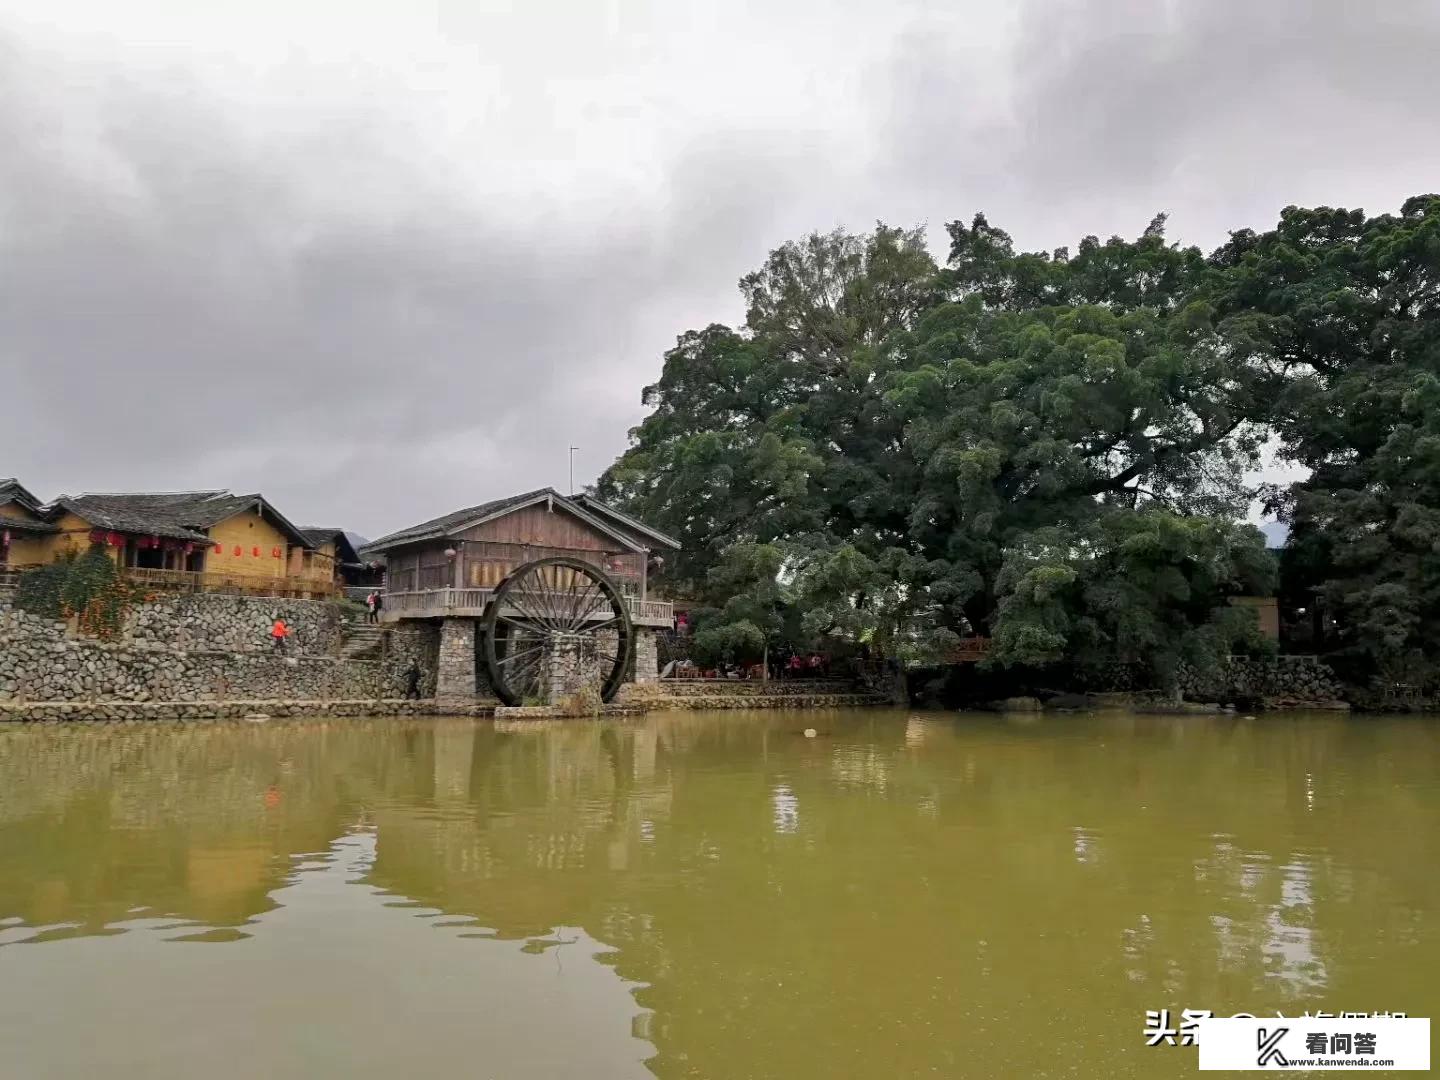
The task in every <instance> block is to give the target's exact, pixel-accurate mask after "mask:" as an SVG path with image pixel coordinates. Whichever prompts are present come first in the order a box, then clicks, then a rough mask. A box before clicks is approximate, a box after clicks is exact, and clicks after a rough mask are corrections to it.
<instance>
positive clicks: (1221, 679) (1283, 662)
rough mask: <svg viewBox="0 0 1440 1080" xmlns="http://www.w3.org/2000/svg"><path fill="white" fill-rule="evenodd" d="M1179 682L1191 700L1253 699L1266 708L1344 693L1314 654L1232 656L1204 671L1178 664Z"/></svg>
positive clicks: (1308, 702) (1323, 701)
mask: <svg viewBox="0 0 1440 1080" xmlns="http://www.w3.org/2000/svg"><path fill="white" fill-rule="evenodd" d="M1179 684H1180V691H1181V693H1182V694H1183V695H1184V696H1185V697H1186V698H1189V699H1190V700H1192V701H1246V702H1252V701H1253V702H1258V703H1261V704H1263V705H1266V706H1267V707H1270V708H1287V707H1289V708H1303V707H1306V706H1312V705H1323V704H1327V703H1330V702H1334V701H1336V700H1338V699H1339V698H1340V697H1341V696H1342V695H1343V693H1344V691H1343V688H1342V687H1341V685H1340V680H1339V679H1337V678H1336V677H1335V673H1334V672H1333V671H1331V670H1330V667H1329V665H1327V664H1325V663H1324V662H1323V661H1321V660H1320V659H1318V658H1317V657H1314V656H1265V657H1241V656H1236V657H1231V659H1230V660H1229V662H1228V663H1226V664H1224V665H1222V666H1221V667H1220V668H1218V669H1217V670H1215V671H1214V672H1211V673H1208V674H1201V673H1199V672H1197V671H1195V670H1194V669H1192V668H1188V667H1182V668H1181V670H1180V673H1179Z"/></svg>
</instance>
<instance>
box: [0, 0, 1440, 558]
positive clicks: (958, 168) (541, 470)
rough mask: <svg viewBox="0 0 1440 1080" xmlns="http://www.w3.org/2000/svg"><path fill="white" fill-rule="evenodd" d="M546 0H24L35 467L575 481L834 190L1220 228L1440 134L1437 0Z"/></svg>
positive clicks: (1368, 173)
mask: <svg viewBox="0 0 1440 1080" xmlns="http://www.w3.org/2000/svg"><path fill="white" fill-rule="evenodd" d="M141 6H142V7H143V5H141ZM442 6H443V5H442ZM548 6H549V9H550V10H549V11H548V15H549V16H550V17H551V18H550V19H549V20H547V19H546V18H542V17H537V20H538V21H537V22H535V23H534V25H531V26H528V27H527V26H524V25H518V24H514V25H512V23H511V22H507V23H506V24H505V28H504V33H503V35H502V36H501V37H499V38H498V39H494V37H495V27H496V25H498V24H494V23H493V20H492V21H490V22H485V21H483V20H480V21H475V22H474V23H473V25H472V23H471V22H469V21H467V20H466V19H464V18H460V19H458V20H453V19H452V20H451V21H445V20H441V25H442V26H443V27H444V29H445V32H446V33H451V34H454V35H458V37H457V38H456V40H454V41H451V40H450V39H441V40H440V41H439V42H438V44H437V42H436V41H432V40H430V39H429V38H418V37H417V38H414V39H412V38H408V37H406V36H405V35H404V34H401V33H400V32H399V31H400V30H401V29H405V28H404V27H398V28H396V27H390V26H389V25H388V24H383V23H382V24H378V25H377V26H373V27H372V26H369V24H367V23H365V22H364V20H361V30H364V31H365V32H366V33H368V34H369V35H370V36H369V37H367V38H364V39H363V40H361V39H359V38H357V40H356V41H355V42H349V43H343V48H342V47H341V46H339V45H333V44H332V43H329V41H328V39H327V38H325V37H324V35H323V34H321V30H322V29H324V28H323V27H320V28H317V27H316V26H307V25H302V26H299V27H298V28H296V27H291V30H292V32H293V33H297V34H301V35H305V34H310V35H312V36H311V37H310V38H308V39H305V41H302V42H300V43H299V45H305V44H306V43H307V42H308V46H309V47H312V48H313V49H316V50H320V49H322V46H323V47H325V48H329V49H330V50H331V52H332V53H334V55H329V54H327V55H326V56H324V57H322V58H321V59H320V60H313V62H310V63H296V64H289V63H288V61H287V62H286V63H284V64H282V63H280V61H279V60H276V59H275V58H274V56H272V55H271V54H270V53H263V55H262V52H261V51H258V50H262V48H270V49H273V48H276V47H278V46H275V45H274V43H273V42H271V41H270V38H269V37H268V36H267V34H266V33H265V30H266V27H267V26H269V27H270V28H272V29H273V28H275V27H278V26H281V25H285V26H290V23H288V22H287V21H286V19H285V16H284V12H283V11H279V10H277V11H276V12H272V13H265V12H263V11H262V12H260V13H258V14H257V15H256V16H255V25H254V26H253V27H251V29H252V30H253V31H254V35H253V38H251V39H246V40H244V41H241V40H239V39H238V38H237V37H235V34H234V33H233V31H234V27H226V28H223V30H221V31H216V32H215V39H214V41H209V42H202V41H200V40H199V38H196V39H195V40H194V41H186V40H182V41H180V42H179V43H178V44H175V43H169V44H167V46H166V48H165V49H163V50H161V51H159V52H156V50H155V49H154V48H152V47H150V46H148V45H147V46H145V47H142V46H141V44H137V42H142V40H143V39H144V38H145V33H148V32H149V31H144V32H142V31H141V30H134V31H132V32H131V38H130V39H127V38H126V37H125V35H124V34H123V33H121V32H120V31H119V30H116V31H115V32H114V33H113V34H112V35H111V36H110V37H105V36H103V35H101V36H99V37H98V38H96V37H95V36H90V37H81V36H78V35H76V34H75V33H74V32H73V29H72V30H71V31H67V32H64V33H61V32H57V31H51V30H38V29H36V27H35V24H34V23H33V22H26V21H23V20H21V19H20V18H18V17H16V18H14V19H10V20H7V18H6V15H5V14H4V3H3V0H0V146H4V147H6V150H5V152H4V153H3V154H0V397H3V399H4V401H3V415H4V416H5V417H6V429H5V443H4V450H5V452H4V453H3V454H0V474H9V473H12V472H13V473H16V474H18V475H20V476H21V477H22V478H24V479H25V480H26V482H27V483H29V484H31V485H32V486H33V487H35V488H36V489H38V491H39V492H40V493H41V494H42V495H46V496H48V495H53V494H56V493H57V492H59V491H60V490H69V491H73V490H77V489H80V488H90V489H101V490H103V489H117V488H179V487H186V486H229V487H231V488H233V489H236V490H241V489H247V490H248V489H258V490H263V491H264V492H265V493H266V494H267V495H269V496H270V497H271V498H273V499H274V500H275V501H276V502H277V503H278V504H279V505H280V506H281V507H282V508H284V509H285V510H286V512H287V513H290V514H292V515H293V516H295V517H297V518H304V519H307V520H309V521H317V522H321V523H326V524H329V523H335V524H341V525H345V526H347V527H351V528H356V529H359V530H361V531H364V532H368V533H371V534H375V533H378V532H381V531H387V530H389V529H392V528H397V527H400V526H402V525H405V524H408V523H410V522H412V521H414V520H418V519H420V518H423V517H426V516H430V515H432V514H435V513H439V512H442V511H444V510H447V509H451V508H453V506H455V505H460V504H463V503H466V502H470V501H479V500H481V499H483V498H487V497H491V496H494V495H498V494H501V493H504V492H507V491H510V490H512V489H520V488H524V487H529V486H534V485H538V484H543V483H557V484H558V483H563V482H564V477H565V467H566V447H567V446H569V445H570V444H571V443H572V442H573V443H575V444H577V445H579V446H580V447H581V448H582V452H581V454H580V455H579V461H578V463H577V480H580V481H586V480H589V479H591V478H593V476H594V475H595V474H596V473H597V472H598V471H599V470H600V469H602V468H603V467H604V466H605V465H606V464H608V463H609V461H610V460H611V459H612V458H613V456H614V455H615V454H616V453H617V452H618V451H619V450H620V449H622V448H623V445H624V433H625V431H626V429H627V428H628V427H629V426H630V425H632V424H633V423H635V422H636V421H637V420H638V419H639V418H640V416H641V409H640V405H639V391H640V388H641V386H643V385H644V384H645V383H647V382H649V381H652V380H653V379H654V378H655V376H656V375H657V374H658V372H659V365H660V359H661V354H662V353H663V351H664V349H665V348H666V347H667V346H668V345H669V344H670V343H671V342H672V341H673V340H674V337H675V335H676V334H678V333H679V332H681V331H682V330H684V329H686V328H688V327H691V326H697V325H703V324H705V323H707V322H710V321H715V320H733V319H735V318H737V317H739V314H740V310H739V307H740V305H739V301H738V297H737V295H736V293H735V289H734V283H735V281H736V279H737V278H738V277H739V276H740V274H742V273H743V272H745V271H746V270H748V269H750V268H752V267H753V266H754V265H756V264H757V263H758V262H759V261H760V259H761V258H762V257H763V256H764V253H765V252H766V251H767V250H768V249H769V248H771V247H773V246H774V245H775V244H777V243H779V242H781V241H783V240H785V239H788V238H791V237H793V236H796V235H798V234H800V233H802V232H805V231H807V230H810V229H825V228H831V227H833V226H835V225H839V224H846V225H850V226H852V227H856V228H864V227H866V226H867V225H869V224H870V223H871V222H873V221H874V220H875V219H876V218H885V219H886V220H890V221H894V222H897V223H903V224H908V223H912V222H929V223H930V224H931V225H932V226H934V227H936V228H937V230H938V226H939V225H940V224H941V223H942V222H944V221H945V220H948V219H950V218H953V217H956V216H967V215H968V214H969V213H971V212H973V211H974V210H976V209H986V210H987V211H989V212H990V213H991V216H992V218H993V219H994V220H996V221H997V222H999V223H1001V224H1003V225H1005V226H1006V227H1007V228H1010V229H1011V230H1012V231H1013V232H1015V233H1016V234H1017V237H1018V238H1019V239H1020V240H1021V241H1022V242H1025V243H1029V244H1035V245H1040V246H1047V247H1048V246H1053V245H1056V244H1062V243H1072V242H1073V241H1074V240H1075V239H1076V238H1078V236H1080V235H1082V234H1084V233H1086V232H1101V233H1105V232H1109V231H1112V230H1121V231H1126V232H1132V233H1133V232H1136V231H1138V230H1139V229H1140V228H1142V227H1143V226H1144V224H1145V222H1146V221H1148V219H1149V217H1150V215H1151V214H1152V213H1153V212H1154V211H1155V210H1157V209H1169V210H1171V211H1173V213H1174V217H1173V218H1172V221H1173V227H1172V231H1173V232H1174V233H1175V234H1176V235H1177V236H1179V237H1181V238H1185V239H1193V240H1195V241H1197V242H1201V243H1206V244H1209V243H1214V242H1218V241H1219V240H1220V239H1222V238H1223V233H1224V229H1225V228H1226V227H1230V226H1234V225H1239V224H1253V225H1264V224H1265V223H1266V222H1267V221H1268V220H1271V219H1273V217H1274V214H1275V212H1276V211H1277V210H1278V209H1279V207H1280V206H1282V205H1284V204H1285V203H1287V202H1297V201H1298V202H1311V201H1328V202H1332V203H1334V202H1342V203H1350V204H1359V205H1364V206H1366V207H1367V208H1370V209H1375V210H1378V209H1383V208H1386V207H1393V206H1396V205H1398V203H1399V201H1400V200H1401V199H1402V198H1403V197H1404V196H1405V195H1407V194H1410V193H1413V192H1414V191H1416V190H1422V189H1430V188H1433V187H1434V183H1433V182H1431V181H1430V180H1429V179H1428V178H1430V177H1433V176H1434V175H1436V166H1437V165H1440V150H1437V149H1436V147H1440V140H1437V139H1436V138H1435V135H1436V134H1440V131H1437V126H1440V120H1437V118H1436V116H1435V114H1434V110H1433V108H1431V107H1430V102H1429V100H1428V98H1429V94H1428V90H1429V82H1430V80H1431V76H1430V75H1429V74H1428V73H1427V72H1428V68H1427V61H1428V57H1429V56H1430V55H1433V53H1434V49H1435V46H1436V45H1437V44H1440V18H1437V15H1436V13H1435V12H1434V9H1433V8H1431V7H1430V6H1428V5H1425V4H1421V3H1404V2H1397V3H1395V4H1392V5H1387V6H1386V7H1385V8H1384V10H1383V11H1382V12H1381V13H1380V14H1379V15H1377V14H1373V13H1363V14H1362V13H1361V12H1359V10H1358V9H1353V10H1352V9H1351V7H1350V6H1349V5H1343V4H1340V3H1304V2H1299V0H1296V2H1277V3H1271V4H1239V3H1230V2H1212V3H1206V4H1193V5H1192V4H1173V5H1152V4H1145V5H1137V6H1135V7H1133V8H1128V9H1125V8H1119V7H1117V6H1116V5H1113V4H1110V3H1104V2H1101V0H1094V2H1086V3H1068V4H1062V3H1048V4H1042V3H1040V2H1039V0H1033V2H1031V3H1029V4H1026V5H1023V6H1022V7H1020V8H1018V9H1016V12H1017V14H1015V15H1014V16H1013V17H1007V19H1005V20H1001V21H993V20H992V21H990V22H985V21H981V20H980V16H979V15H978V14H977V12H975V11H970V12H966V11H959V10H953V9H952V8H950V7H949V6H948V5H933V4H929V3H925V2H923V0H915V2H914V3H910V4H905V5H900V6H898V7H897V6H894V5H888V4H880V3H875V4H864V3H853V4H848V5H846V6H845V7H844V8H843V9H836V8H834V7H833V6H827V7H823V8H822V6H820V5H815V6H814V7H813V9H812V8H809V7H807V6H806V5H803V4H795V5H782V7H783V11H781V12H780V13H778V14H777V13H775V12H773V11H771V6H768V5H767V6H762V7H757V8H756V9H755V10H754V11H750V10H748V9H747V8H746V6H745V5H730V4H726V5H717V6H716V7H715V8H714V9H713V10H710V11H709V13H708V14H707V15H705V17H704V18H702V17H701V15H700V14H697V15H696V16H695V24H694V25H685V24H684V22H683V20H679V21H670V22H667V21H666V20H667V19H668V18H669V17H668V16H666V15H664V14H663V13H661V12H659V9H657V11H656V12H648V13H642V9H639V8H637V9H636V13H634V14H631V13H624V14H623V16H616V15H615V12H616V11H621V10H622V9H620V8H615V9H612V10H611V13H610V15H608V16H606V17H605V18H598V17H597V21H596V25H595V27H594V28H593V30H594V33H595V34H596V35H597V40H600V41H603V42H604V43H605V46H606V48H605V51H601V52H600V53H598V54H597V53H596V51H595V50H592V49H587V48H585V47H584V43H583V42H581V43H576V42H571V43H568V44H567V43H566V42H564V41H559V42H558V43H556V42H555V39H553V38H552V37H550V36H549V35H552V34H553V32H554V31H553V17H554V15H555V14H556V11H557V9H559V8H563V5H553V4H552V5H548ZM95 10H96V12H100V11H101V10H102V9H100V8H96V9H95ZM137 10H138V9H137ZM445 10H448V11H451V13H452V15H453V14H454V12H455V11H461V10H462V9H461V8H448V7H446V8H445ZM666 10H667V11H668V10H669V9H666ZM700 10H701V9H700V7H699V6H697V8H696V11H697V12H700ZM707 10H708V9H707ZM822 16H823V18H822ZM97 17H98V16H97ZM617 19H618V22H617V21H616V20H617ZM267 20H268V22H267ZM627 20H629V21H627ZM166 25H169V24H168V23H167V24H166ZM336 25H339V24H336ZM346 25H347V26H348V25H349V24H346ZM547 27H549V28H550V29H547ZM7 28H8V29H7ZM182 29H184V27H182ZM432 29H433V28H432ZM202 30H203V27H202V28H201V30H194V33H195V34H200V33H201V32H202ZM392 30H393V31H394V38H395V41H394V44H393V46H391V44H390V38H391V33H392ZM642 30H643V31H644V33H643V35H642V33H641V31H642ZM185 32H186V33H189V32H190V31H189V30H186V31H185ZM176 33H177V34H181V31H180V30H177V31H176ZM356 33H360V31H356ZM466 35H471V36H470V37H467V36H466ZM486 35H490V36H489V37H487V36H486ZM181 36H182V37H183V34H181ZM232 39H233V43H232ZM492 39H494V40H492ZM217 42H218V44H217ZM282 44H283V42H282ZM299 45H297V46H296V47H297V48H298V47H299ZM346 49H349V50H351V51H352V52H354V54H355V56H353V57H352V56H350V54H349V53H346V52H345V50H346ZM387 50H389V51H387ZM427 50H428V51H427ZM487 50H488V51H487ZM527 50H528V51H527ZM557 50H558V54H557ZM231 51H234V52H235V53H236V55H239V56H242V57H245V56H252V54H253V57H254V58H255V59H254V64H253V67H254V68H256V69H257V70H260V71H261V72H262V74H261V75H256V74H255V72H254V71H252V70H250V69H249V68H244V66H243V65H241V69H242V70H240V72H239V74H237V72H236V71H234V70H232V69H231V66H230V63H229V61H228V60H226V59H225V58H226V57H229V55H230V52H231ZM572 54H573V55H572ZM287 55H288V54H287ZM337 57H338V58H339V59H337ZM347 57H348V59H347ZM355 57H358V59H356V58H355ZM262 59H263V60H264V63H262V62H261V61H262ZM322 60H323V62H321V61H322ZM341 60H344V62H341ZM267 65H269V66H267ZM557 71H566V72H571V73H572V75H571V77H570V78H569V81H565V80H562V79H560V78H559V76H558V75H556V76H554V77H553V78H552V77H550V76H549V75H547V74H546V73H547V72H557ZM497 72H498V74H497ZM467 80H468V81H467ZM507 80H509V81H507ZM432 83H433V85H432ZM497 88H498V89H497ZM937 253H939V254H942V255H943V247H938V245H937Z"/></svg>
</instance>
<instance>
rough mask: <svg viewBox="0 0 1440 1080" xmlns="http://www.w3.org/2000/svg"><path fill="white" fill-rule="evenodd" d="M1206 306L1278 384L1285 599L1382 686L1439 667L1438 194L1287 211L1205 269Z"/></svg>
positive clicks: (1277, 501)
mask: <svg viewBox="0 0 1440 1080" xmlns="http://www.w3.org/2000/svg"><path fill="white" fill-rule="evenodd" d="M1213 261H1214V263H1215V265H1216V268H1217V271H1218V274H1219V276H1218V277H1217V279H1216V283H1217V285H1216V289H1215V292H1214V299H1215V302H1216V303H1217V305H1219V307H1220V308H1221V310H1222V312H1223V314H1224V315H1225V317H1226V319H1227V320H1228V321H1229V322H1230V323H1231V324H1232V325H1234V326H1236V327H1237V328H1241V329H1243V331H1244V332H1245V333H1247V334H1248V335H1250V337H1251V339H1252V341H1253V343H1254V346H1255V348H1256V350H1257V352H1258V353H1260V354H1261V355H1263V356H1264V357H1266V358H1267V359H1268V361H1269V362H1270V363H1271V364H1273V365H1274V367H1275V369H1276V370H1277V371H1279V372H1280V373H1282V374H1283V376H1284V380H1283V393H1282V394H1281V395H1280V396H1279V398H1278V401H1277V404H1278V407H1277V408H1276V409H1275V410H1274V413H1273V416H1272V422H1273V425H1274V431H1275V433H1276V436H1277V437H1278V439H1279V440H1280V443H1281V445H1282V448H1283V451H1284V453H1285V454H1286V455H1287V456H1288V457H1289V458H1290V459H1291V460H1293V461H1294V462H1296V463H1298V464H1299V465H1302V466H1304V467H1305V468H1306V469H1307V470H1309V475H1308V478H1307V479H1305V480H1304V481H1301V482H1299V483H1296V484H1293V485H1290V486H1288V487H1284V488H1278V489H1273V490H1272V491H1271V493H1270V502H1271V506H1272V508H1273V509H1274V510H1276V511H1278V512H1279V513H1280V515H1281V516H1282V517H1283V518H1285V519H1286V520H1288V521H1289V522H1290V523H1291V536H1290V545H1289V548H1290V549H1289V551H1288V552H1287V567H1288V569H1289V570H1290V573H1288V574H1287V578H1288V579H1289V581H1288V584H1289V588H1290V589H1291V590H1292V591H1293V593H1294V594H1295V598H1296V602H1297V603H1302V602H1304V598H1305V597H1306V596H1307V595H1309V594H1312V593H1313V594H1318V597H1319V598H1320V599H1322V600H1323V602H1324V603H1325V606H1326V608H1327V609H1328V611H1329V612H1330V613H1331V615H1332V616H1333V617H1334V618H1335V619H1336V620H1337V624H1338V625H1337V630H1338V634H1339V638H1340V640H1339V647H1340V649H1341V651H1342V652H1344V653H1348V654H1349V655H1350V657H1351V658H1353V659H1355V660H1357V661H1359V664H1358V666H1357V670H1369V671H1372V672H1375V673H1377V674H1379V675H1380V677H1381V678H1382V679H1384V680H1387V681H1392V682H1393V681H1404V682H1427V681H1428V682H1434V681H1435V678H1436V672H1437V671H1440V196H1435V195H1424V196H1418V197H1415V198H1412V199H1409V200H1407V201H1406V202H1405V204H1404V206H1403V207H1402V208H1401V211H1400V213H1399V214H1380V215H1377V216H1374V217H1369V216H1367V215H1366V214H1364V213H1363V212H1362V211H1358V210H1343V209H1331V208H1328V207H1320V208H1317V209H1300V208H1297V207H1290V208H1288V209H1286V210H1285V211H1284V212H1283V213H1282V215H1281V218H1280V222H1279V224H1278V225H1277V227H1276V228H1274V229H1272V230H1269V231H1267V232H1264V233H1258V234H1257V233H1254V232H1250V231H1242V232H1237V233H1235V234H1234V235H1233V236H1232V238H1231V241H1230V243H1229V244H1227V245H1226V246H1225V247H1224V248H1222V249H1221V250H1220V251H1219V252H1217V253H1216V256H1215V258H1214V260H1213Z"/></svg>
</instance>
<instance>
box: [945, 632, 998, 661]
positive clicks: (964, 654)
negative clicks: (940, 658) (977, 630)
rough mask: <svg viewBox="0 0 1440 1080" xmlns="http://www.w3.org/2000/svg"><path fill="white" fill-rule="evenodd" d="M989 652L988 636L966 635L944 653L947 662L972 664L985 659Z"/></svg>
mask: <svg viewBox="0 0 1440 1080" xmlns="http://www.w3.org/2000/svg"><path fill="white" fill-rule="evenodd" d="M989 652H990V639H989V638H988V637H966V638H961V639H960V641H959V642H958V643H957V644H956V645H955V647H954V648H953V649H951V650H950V651H949V652H948V653H947V654H946V655H945V662H946V663H947V664H974V663H977V662H978V661H980V660H983V659H985V656H986V655H987V654H988V653H989Z"/></svg>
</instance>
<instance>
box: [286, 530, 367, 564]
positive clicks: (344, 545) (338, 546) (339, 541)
mask: <svg viewBox="0 0 1440 1080" xmlns="http://www.w3.org/2000/svg"><path fill="white" fill-rule="evenodd" d="M300 531H301V532H302V533H304V534H305V538H306V539H307V540H309V541H310V543H312V544H314V545H315V546H316V547H317V548H318V547H319V546H320V545H321V544H329V543H334V545H335V556H336V558H337V559H338V560H339V561H340V562H341V563H350V564H354V563H358V562H359V561H360V556H359V555H357V554H356V553H355V545H354V544H352V543H350V538H349V537H348V536H346V535H345V530H344V529H325V528H321V527H320V526H318V525H301V526H300Z"/></svg>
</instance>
